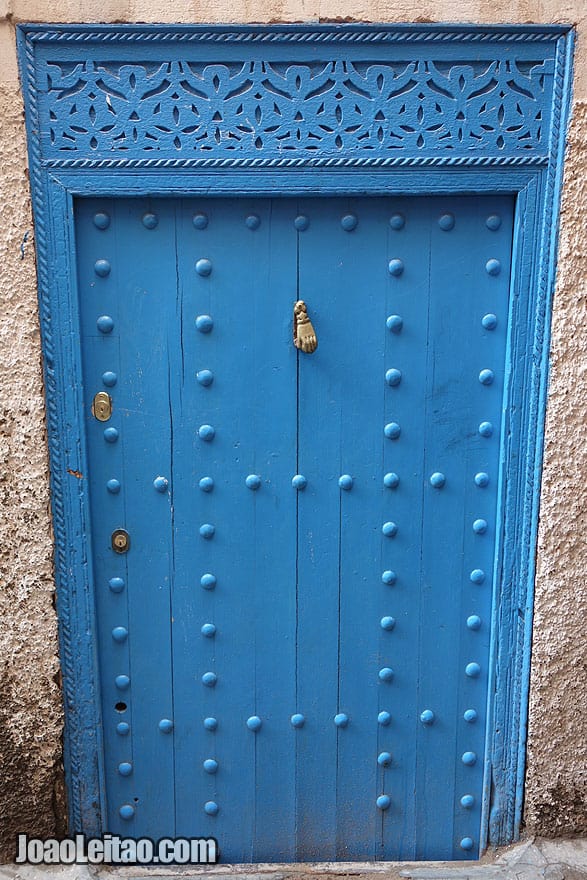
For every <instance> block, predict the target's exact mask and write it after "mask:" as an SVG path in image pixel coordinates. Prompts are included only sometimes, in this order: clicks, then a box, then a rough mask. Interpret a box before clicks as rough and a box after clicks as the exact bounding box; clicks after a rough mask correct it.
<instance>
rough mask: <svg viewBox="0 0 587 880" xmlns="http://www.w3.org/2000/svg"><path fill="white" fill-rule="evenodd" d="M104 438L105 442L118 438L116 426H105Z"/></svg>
mask: <svg viewBox="0 0 587 880" xmlns="http://www.w3.org/2000/svg"><path fill="white" fill-rule="evenodd" d="M104 440H105V441H106V443H116V441H117V440H118V428H106V430H105V431H104Z"/></svg>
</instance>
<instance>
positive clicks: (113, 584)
mask: <svg viewBox="0 0 587 880" xmlns="http://www.w3.org/2000/svg"><path fill="white" fill-rule="evenodd" d="M108 586H109V587H110V589H111V590H112V592H113V593H122V591H123V590H124V580H123V579H122V578H121V577H115V578H110V580H109V581H108Z"/></svg>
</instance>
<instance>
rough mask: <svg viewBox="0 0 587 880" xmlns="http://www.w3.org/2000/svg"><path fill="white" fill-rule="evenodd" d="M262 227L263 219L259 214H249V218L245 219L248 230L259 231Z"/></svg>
mask: <svg viewBox="0 0 587 880" xmlns="http://www.w3.org/2000/svg"><path fill="white" fill-rule="evenodd" d="M260 225H261V218H260V217H259V216H258V215H257V214H249V216H248V217H246V218H245V226H246V227H247V229H251V230H255V229H258V228H259V226H260Z"/></svg>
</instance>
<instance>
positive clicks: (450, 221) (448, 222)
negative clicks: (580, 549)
mask: <svg viewBox="0 0 587 880" xmlns="http://www.w3.org/2000/svg"><path fill="white" fill-rule="evenodd" d="M438 225H439V226H440V228H441V229H443V230H444V231H445V232H449V231H450V230H451V229H454V225H455V218H454V214H443V215H442V216H441V217H439V218H438Z"/></svg>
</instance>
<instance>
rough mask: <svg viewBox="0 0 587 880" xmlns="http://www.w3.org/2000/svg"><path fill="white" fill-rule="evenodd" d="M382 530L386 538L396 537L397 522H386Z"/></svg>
mask: <svg viewBox="0 0 587 880" xmlns="http://www.w3.org/2000/svg"><path fill="white" fill-rule="evenodd" d="M381 531H382V532H383V534H384V535H385V537H386V538H395V536H396V535H397V523H394V522H386V523H383V525H382V526H381Z"/></svg>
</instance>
